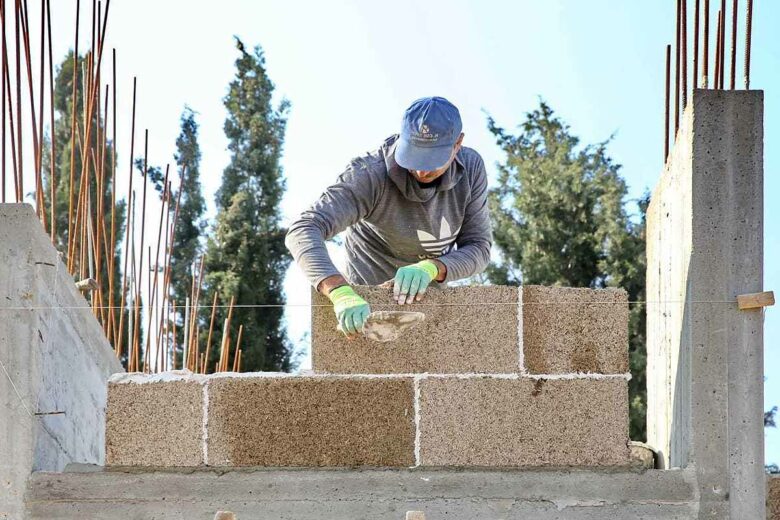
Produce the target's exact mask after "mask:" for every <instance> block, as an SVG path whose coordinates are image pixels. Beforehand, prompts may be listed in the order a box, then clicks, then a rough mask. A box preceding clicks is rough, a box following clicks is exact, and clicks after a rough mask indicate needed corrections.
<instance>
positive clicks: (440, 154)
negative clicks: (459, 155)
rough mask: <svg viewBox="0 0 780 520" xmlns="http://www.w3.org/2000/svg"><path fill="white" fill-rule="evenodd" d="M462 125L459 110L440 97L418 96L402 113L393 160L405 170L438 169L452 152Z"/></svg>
mask: <svg viewBox="0 0 780 520" xmlns="http://www.w3.org/2000/svg"><path fill="white" fill-rule="evenodd" d="M462 128H463V124H462V123H461V120H460V112H458V109H457V108H456V107H455V105H453V104H452V103H450V102H449V101H447V100H446V99H444V98H443V97H438V96H434V97H424V98H420V99H418V100H417V101H415V102H414V103H412V105H411V106H410V107H409V108H407V109H406V112H405V113H404V119H403V123H402V126H401V136H400V138H399V139H398V142H397V144H396V148H395V162H397V163H398V165H399V166H401V167H402V168H406V169H408V170H420V171H431V170H436V169H438V168H441V167H442V166H444V164H445V163H446V162H447V160H448V159H449V158H450V156H451V155H452V147H453V146H455V142H456V141H457V140H458V137H459V136H460V132H461V129H462Z"/></svg>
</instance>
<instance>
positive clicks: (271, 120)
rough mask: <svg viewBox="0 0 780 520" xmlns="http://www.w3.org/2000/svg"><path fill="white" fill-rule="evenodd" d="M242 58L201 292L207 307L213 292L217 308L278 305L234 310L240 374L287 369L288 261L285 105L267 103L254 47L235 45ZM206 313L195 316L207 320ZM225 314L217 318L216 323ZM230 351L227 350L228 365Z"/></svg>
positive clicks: (268, 86) (269, 86)
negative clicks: (284, 200)
mask: <svg viewBox="0 0 780 520" xmlns="http://www.w3.org/2000/svg"><path fill="white" fill-rule="evenodd" d="M238 49H239V52H240V56H239V57H238V59H237V60H236V62H235V64H236V76H235V78H234V80H233V81H232V82H231V83H230V88H229V91H228V94H227V96H226V97H225V99H224V103H225V107H226V108H227V111H228V118H227V120H226V121H225V134H226V135H227V137H228V140H229V145H228V148H229V150H230V152H231V154H232V157H231V161H230V164H229V165H228V167H227V168H226V169H225V171H224V172H223V175H222V186H221V187H220V189H219V191H218V192H217V210H218V215H217V221H216V226H215V229H214V233H213V235H212V236H211V237H209V240H208V244H207V253H206V284H205V285H206V292H205V298H204V299H203V300H202V301H203V302H204V304H210V303H211V298H212V296H213V293H214V291H216V292H217V293H218V295H219V300H220V302H219V303H220V304H222V305H227V304H228V302H229V300H230V298H231V297H234V298H235V303H236V305H247V304H257V303H261V304H271V305H279V306H277V307H259V308H258V307H237V308H236V309H235V310H234V313H233V319H232V322H231V338H232V345H235V339H236V333H237V330H238V327H239V325H243V327H244V332H243V339H242V345H241V349H242V351H243V352H242V369H244V370H289V369H290V368H291V362H290V353H291V350H292V349H291V347H290V345H289V344H288V341H287V339H286V334H285V330H284V327H283V325H282V316H283V308H282V307H281V306H280V305H282V304H284V302H285V297H284V293H283V287H282V284H283V281H284V276H285V272H286V270H287V267H288V266H289V263H290V260H291V259H290V257H289V253H288V252H287V249H286V247H285V246H284V235H285V230H284V229H283V228H281V227H280V220H281V216H280V208H279V205H280V203H281V199H282V195H283V194H284V191H285V182H284V179H283V177H282V169H281V167H280V165H279V159H280V156H281V151H282V144H283V142H284V132H285V126H286V122H287V115H286V114H287V109H288V103H287V102H286V101H282V102H281V103H280V104H279V106H278V107H277V108H274V107H273V105H272V99H271V98H272V94H273V90H274V85H273V83H272V82H271V80H270V79H269V78H268V75H267V74H266V70H265V59H264V57H263V53H262V50H261V49H260V47H255V49H254V52H253V53H249V52H246V51H245V50H244V48H243V45H242V44H241V42H240V41H238ZM209 314H210V313H209V312H204V313H203V314H202V315H201V320H202V322H206V323H207V321H208V318H209V316H208V315H209ZM226 314H227V309H224V308H221V309H219V311H218V312H217V323H218V324H221V323H222V321H223V319H224V318H225V316H226ZM214 336H215V338H214V341H213V343H212V350H211V355H210V359H209V363H208V367H209V370H213V369H214V363H215V361H216V359H218V355H219V353H218V352H217V350H218V349H217V348H214V346H215V345H219V344H220V338H221V326H219V325H217V326H215V330H214ZM234 354H235V349H234V348H231V357H230V359H231V362H230V364H231V366H232V358H233V355H234Z"/></svg>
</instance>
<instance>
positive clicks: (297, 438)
mask: <svg viewBox="0 0 780 520" xmlns="http://www.w3.org/2000/svg"><path fill="white" fill-rule="evenodd" d="M413 399H414V385H413V381H412V379H411V378H356V377H349V378H348V377H337V376H332V377H331V376H328V377H262V376H259V377H237V378H235V377H234V378H226V377H223V378H219V377H217V378H212V379H211V380H210V381H209V385H208V464H209V465H212V466H410V465H412V464H414V435H415V432H414V401H413Z"/></svg>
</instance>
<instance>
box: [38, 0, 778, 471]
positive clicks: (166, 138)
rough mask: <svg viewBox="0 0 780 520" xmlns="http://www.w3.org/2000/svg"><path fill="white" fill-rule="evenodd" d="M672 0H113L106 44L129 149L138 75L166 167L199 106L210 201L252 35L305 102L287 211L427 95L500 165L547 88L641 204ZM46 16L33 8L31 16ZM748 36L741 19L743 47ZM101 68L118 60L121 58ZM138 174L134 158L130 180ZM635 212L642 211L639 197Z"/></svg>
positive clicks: (294, 289)
mask: <svg viewBox="0 0 780 520" xmlns="http://www.w3.org/2000/svg"><path fill="white" fill-rule="evenodd" d="M85 3H87V2H82V4H85ZM53 4H54V5H53V13H52V14H53V16H54V19H53V22H54V31H55V59H57V60H58V59H59V58H57V56H59V57H61V56H63V55H64V53H65V52H66V51H67V49H68V48H69V47H71V46H72V38H73V35H72V32H71V31H72V19H73V9H72V5H68V4H75V2H67V3H66V2H53ZM691 4H692V2H691ZM716 4H717V3H716V2H713V5H716ZM728 4H729V6H730V5H731V2H728ZM740 4H741V7H744V4H745V0H742V1H741V2H740ZM755 4H756V7H755V9H756V13H755V18H754V27H753V34H754V38H753V56H752V78H751V86H752V87H753V88H758V89H764V90H766V92H767V94H766V97H765V102H766V107H765V142H766V147H765V150H766V156H765V251H764V253H765V264H764V265H765V268H764V287H765V288H767V289H780V269H778V268H777V267H776V265H777V264H776V263H775V262H773V261H772V259H773V258H777V257H778V256H780V235H778V233H776V232H775V231H774V230H776V229H777V228H778V227H779V226H780V205H777V204H772V203H771V202H772V201H773V200H774V199H776V198H777V197H778V195H780V180H778V175H777V173H776V172H777V170H778V168H779V167H780V147H778V146H776V144H777V143H778V142H779V141H780V98H778V96H777V94H776V93H777V92H780V38H777V37H776V36H775V31H776V27H775V26H774V25H776V23H775V24H773V23H772V22H773V21H774V22H776V21H777V20H780V2H773V1H768V0H764V1H762V0H756V2H755ZM674 6H675V2H674V1H673V0H668V1H665V2H662V1H653V2H626V1H617V0H613V1H611V2H608V1H606V0H589V1H588V2H581V1H576V0H567V1H564V0H559V1H549V0H548V1H545V2H538V1H491V2H476V1H471V2H467V1H465V0H448V1H440V0H431V1H428V2H424V3H423V2H416V1H413V0H397V1H394V2H392V3H387V2H369V1H362V2H361V1H358V0H331V1H328V2H315V1H295V0H288V1H284V2H281V1H277V2H270V1H249V0H245V1H239V0H223V1H221V2H219V3H218V4H217V3H214V2H206V1H201V0H198V1H189V2H184V1H172V0H168V1H165V2H160V1H151V0H133V1H132V2H131V1H114V2H112V5H111V14H110V18H109V27H108V41H107V42H106V48H107V49H110V48H112V47H116V48H117V56H118V81H117V83H118V95H119V98H120V101H119V106H118V110H119V113H120V119H119V133H118V136H117V141H118V143H119V154H120V157H121V158H126V154H127V153H128V151H129V150H128V148H129V129H130V120H129V114H130V110H129V109H130V100H131V94H132V90H131V89H132V76H133V75H137V76H138V85H139V91H138V116H137V117H138V123H137V125H138V126H137V127H138V129H139V130H138V133H137V136H136V138H137V140H138V139H140V138H142V136H143V133H142V132H143V129H144V128H148V129H149V132H150V145H149V153H150V161H151V162H152V163H153V164H164V163H166V162H169V161H172V155H173V150H174V141H175V138H176V135H177V133H178V123H179V116H180V114H181V112H182V109H183V108H184V105H185V104H187V105H189V106H190V107H192V108H193V109H194V110H195V111H197V112H198V122H199V123H200V125H201V133H200V141H201V147H202V153H203V160H202V165H201V175H202V181H203V186H204V190H205V192H206V195H207V198H208V199H209V204H210V207H211V208H213V202H212V198H213V197H212V194H213V193H214V191H215V190H216V189H217V187H218V186H219V181H220V178H221V173H222V170H223V168H224V167H225V165H226V164H227V163H228V160H229V156H228V153H227V151H226V144H227V143H226V140H225V137H224V134H223V132H222V126H223V123H224V119H225V110H224V107H223V106H222V103H221V100H222V97H223V96H224V95H225V92H226V87H227V84H228V83H229V81H230V80H231V77H232V75H233V61H234V59H235V58H236V55H237V54H236V51H235V48H234V41H233V35H238V36H239V37H241V38H242V39H243V40H244V43H245V44H247V45H248V46H252V45H254V44H261V45H262V46H263V49H264V50H265V54H266V58H267V67H268V72H269V75H270V76H271V78H272V80H273V81H274V82H275V83H276V87H277V94H278V97H279V98H281V97H285V98H287V99H288V100H290V102H291V103H292V108H291V111H290V117H289V123H288V130H287V138H286V142H285V151H284V158H283V166H284V169H285V174H286V177H287V182H288V192H287V195H286V197H285V200H284V205H283V210H284V215H285V221H288V220H289V219H290V218H292V217H294V216H295V215H296V214H297V213H299V212H300V211H301V210H303V209H304V208H305V207H306V206H307V205H308V204H310V203H311V202H312V201H313V200H314V199H315V198H316V197H317V196H318V195H319V193H320V192H321V191H322V190H323V189H324V188H325V187H326V186H327V185H328V184H330V183H331V182H332V181H333V180H334V179H335V177H336V176H337V175H338V174H339V173H340V171H341V170H342V169H343V167H344V165H345V164H346V163H347V162H348V161H349V159H350V158H351V157H353V156H355V155H358V154H361V153H362V152H364V151H365V150H368V149H371V148H373V147H375V146H377V145H378V143H380V142H381V140H382V139H383V138H384V137H386V136H387V135H389V134H391V133H393V132H395V131H396V130H397V128H398V125H399V120H400V115H401V113H402V111H403V110H404V108H405V107H406V106H407V105H408V104H409V103H410V102H411V101H412V100H413V99H415V98H417V97H420V96H424V95H434V94H435V95H443V96H445V97H448V98H449V99H450V100H451V101H453V102H454V103H455V104H456V105H457V106H458V107H459V108H460V110H461V113H462V116H463V120H464V132H465V134H466V144H467V145H468V146H471V147H473V148H476V149H477V150H478V151H479V152H480V153H481V154H482V155H483V157H484V158H485V161H486V164H487V165H488V169H489V171H490V172H491V174H492V173H494V172H495V167H494V166H492V165H494V164H495V162H496V161H498V160H500V159H501V153H500V150H499V149H498V147H497V146H496V145H495V143H494V141H493V139H492V138H491V136H490V134H489V132H488V131H487V129H486V124H485V120H486V116H485V113H489V114H491V115H492V116H493V117H495V119H496V120H497V122H498V123H499V124H500V125H503V126H505V127H507V128H513V127H515V126H516V125H517V124H518V123H519V122H521V121H522V119H523V116H524V113H525V112H527V111H529V110H532V109H534V108H535V107H536V106H537V104H538V101H539V99H540V98H543V99H545V100H546V101H547V102H548V103H549V104H550V105H551V106H552V107H553V108H554V109H555V110H556V111H557V113H558V114H559V115H560V116H561V117H562V118H563V119H564V120H565V121H566V122H568V123H569V124H570V125H571V128H572V131H573V132H574V133H575V134H576V135H578V136H580V137H581V139H582V142H584V143H593V142H597V141H601V140H604V139H606V138H608V137H609V136H610V135H613V134H614V140H613V142H612V144H611V145H610V147H609V151H610V154H611V156H612V157H613V158H614V159H615V161H616V162H618V163H620V164H622V165H623V170H622V175H623V176H624V178H625V179H626V181H627V183H628V186H629V199H633V198H636V197H639V196H640V195H641V194H642V192H643V191H644V190H646V189H652V187H653V185H654V184H655V182H656V181H657V179H658V176H659V173H660V171H661V167H662V150H663V148H662V139H663V88H664V85H663V79H664V77H663V72H664V68H663V67H664V52H665V51H664V47H665V44H667V43H671V42H672V41H673V39H674V25H675V24H674ZM729 9H730V7H729ZM713 10H714V8H713ZM36 16H37V15H36V11H35V6H31V19H32V20H36V19H37V18H36ZM713 16H714V13H713ZM86 20H87V18H86V17H84V18H82V23H83V24H86ZM82 27H83V26H82ZM713 27H714V25H713ZM82 30H83V29H82ZM86 32H87V31H84V32H83V33H82V34H86ZM691 32H692V31H691ZM713 32H714V30H713ZM743 35H744V29H743V27H742V24H740V36H739V42H740V49H741V48H742V47H741V45H742V36H743ZM86 43H87V39H86V38H84V39H82V46H84V45H86ZM82 48H83V47H82ZM33 52H35V51H34V50H33ZM739 56H740V59H739V60H738V62H739V63H740V66H739V68H738V76H741V52H740V55H739ZM104 66H105V67H106V69H104V70H106V71H108V70H110V69H109V67H110V60H109V59H108V56H107V58H106V62H105V65H104ZM741 84H742V83H741V81H740V82H739V85H741ZM773 145H774V146H773ZM138 149H139V148H137V150H138ZM28 164H31V162H28ZM120 164H126V159H122V162H121V163H120ZM124 179H126V167H123V168H122V169H121V171H120V175H119V185H120V186H124V185H125V182H126V181H125V180H124ZM629 209H630V210H631V211H636V207H635V206H634V205H630V206H629ZM286 287H287V290H288V292H289V296H288V300H289V301H290V303H293V304H306V303H308V286H307V284H306V281H305V280H304V279H303V278H302V276H301V274H300V272H298V270H297V268H296V267H294V268H293V269H291V271H290V273H289V274H288V278H287V284H286ZM765 317H766V322H765V345H766V347H765V348H766V352H765V363H766V367H767V370H766V373H767V376H768V378H767V380H766V383H765V388H766V407H767V408H768V407H769V406H770V405H773V404H780V371H778V370H777V369H778V367H780V341H779V340H778V338H780V318H778V310H777V308H774V307H773V308H769V309H768V310H767V311H766V314H765ZM289 321H290V333H291V337H292V338H293V339H294V340H295V341H298V340H299V338H300V337H301V334H303V332H304V331H305V328H306V324H307V323H308V309H306V308H305V307H292V311H291V312H290V313H289ZM771 369H774V370H775V373H772V370H771ZM767 460H770V461H780V432H778V431H771V432H770V433H768V434H767Z"/></svg>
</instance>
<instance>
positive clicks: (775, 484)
mask: <svg viewBox="0 0 780 520" xmlns="http://www.w3.org/2000/svg"><path fill="white" fill-rule="evenodd" d="M766 517H767V518H768V519H769V520H780V475H768V476H767V479H766Z"/></svg>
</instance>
